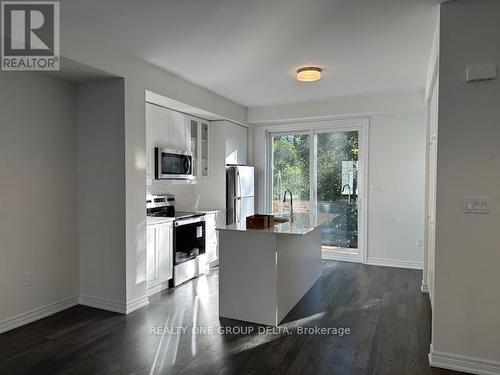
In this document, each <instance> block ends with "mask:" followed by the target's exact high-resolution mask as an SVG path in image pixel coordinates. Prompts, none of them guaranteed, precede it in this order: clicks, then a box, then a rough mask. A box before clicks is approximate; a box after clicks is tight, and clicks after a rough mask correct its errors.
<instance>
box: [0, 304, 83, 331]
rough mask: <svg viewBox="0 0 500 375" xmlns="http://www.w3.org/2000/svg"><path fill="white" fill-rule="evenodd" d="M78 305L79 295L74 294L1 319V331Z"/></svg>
mask: <svg viewBox="0 0 500 375" xmlns="http://www.w3.org/2000/svg"><path fill="white" fill-rule="evenodd" d="M76 305H78V296H73V297H68V298H65V299H62V300H59V301H56V302H53V303H49V304H48V305H45V306H41V307H37V308H36V309H33V310H30V311H27V312H24V313H21V314H18V315H15V316H12V317H10V318H7V319H4V320H2V321H0V333H3V332H7V331H10V330H11V329H14V328H17V327H21V326H23V325H26V324H29V323H32V322H34V321H37V320H40V319H43V318H46V317H47V316H49V315H52V314H55V313H58V312H60V311H63V310H66V309H69V308H70V307H73V306H76Z"/></svg>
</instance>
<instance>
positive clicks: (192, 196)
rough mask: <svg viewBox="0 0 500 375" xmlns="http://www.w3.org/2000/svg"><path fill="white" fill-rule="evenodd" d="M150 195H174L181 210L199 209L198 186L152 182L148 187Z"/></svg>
mask: <svg viewBox="0 0 500 375" xmlns="http://www.w3.org/2000/svg"><path fill="white" fill-rule="evenodd" d="M146 192H147V193H148V194H155V195H160V194H166V193H170V194H174V195H175V205H176V206H177V207H178V208H180V209H198V202H199V194H198V192H197V189H196V184H188V183H185V182H177V183H176V182H172V181H152V182H151V184H150V185H148V186H147V187H146Z"/></svg>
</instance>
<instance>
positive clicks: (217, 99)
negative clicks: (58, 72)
mask: <svg viewBox="0 0 500 375" xmlns="http://www.w3.org/2000/svg"><path fill="white" fill-rule="evenodd" d="M61 51H62V53H63V55H64V56H65V57H67V58H69V59H72V60H75V61H78V62H80V63H82V64H86V65H89V66H91V67H94V68H97V69H100V70H102V71H105V72H109V73H112V74H114V75H116V76H119V77H123V78H124V79H125V199H126V202H125V206H126V213H125V215H126V228H125V235H126V241H125V246H126V278H127V281H126V283H127V294H126V299H127V302H128V303H132V302H134V301H137V300H138V299H141V298H143V297H145V296H146V289H145V286H144V283H143V282H141V281H140V280H142V279H143V277H144V274H145V271H146V270H145V241H146V225H145V224H146V212H145V203H144V202H145V200H146V184H145V179H146V162H145V151H146V127H145V117H146V116H145V106H144V101H145V91H146V90H150V91H153V92H155V93H157V94H160V95H163V96H166V97H169V98H172V99H174V100H177V101H179V102H182V103H185V104H188V105H191V106H194V107H196V108H199V109H201V110H204V111H207V112H210V113H213V114H216V115H218V116H220V118H225V119H230V120H232V121H235V122H238V123H244V122H245V120H246V109H245V108H244V107H243V106H241V105H239V104H236V103H234V102H232V101H230V100H228V99H225V98H223V97H221V96H219V95H216V94H214V93H213V92H210V91H208V90H206V89H203V88H201V87H199V86H196V85H194V84H192V83H190V82H188V81H186V80H184V79H182V78H179V77H177V76H175V75H173V74H171V73H168V72H166V71H164V70H161V69H159V68H157V67H154V66H152V65H150V64H147V63H145V62H144V61H142V60H140V59H138V58H136V57H133V56H131V55H127V54H124V53H121V52H119V51H117V50H115V49H114V48H113V47H110V46H108V45H104V44H102V42H101V41H99V40H95V39H92V38H89V37H84V36H81V35H76V34H75V33H74V32H73V31H72V30H65V32H64V33H62V34H61Z"/></svg>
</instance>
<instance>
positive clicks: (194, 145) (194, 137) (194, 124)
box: [190, 120, 199, 176]
mask: <svg viewBox="0 0 500 375" xmlns="http://www.w3.org/2000/svg"><path fill="white" fill-rule="evenodd" d="M190 123H191V152H192V153H193V175H194V176H197V175H198V159H199V158H198V121H196V120H191V121H190Z"/></svg>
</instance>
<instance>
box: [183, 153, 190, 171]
mask: <svg viewBox="0 0 500 375" xmlns="http://www.w3.org/2000/svg"><path fill="white" fill-rule="evenodd" d="M184 168H185V169H186V173H187V174H191V173H190V172H191V160H189V156H186V157H185V158H184Z"/></svg>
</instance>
